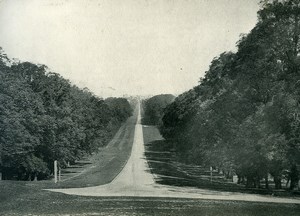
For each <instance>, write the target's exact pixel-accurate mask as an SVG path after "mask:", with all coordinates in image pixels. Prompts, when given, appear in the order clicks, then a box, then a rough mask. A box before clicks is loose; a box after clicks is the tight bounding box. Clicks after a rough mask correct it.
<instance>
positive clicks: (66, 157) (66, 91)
mask: <svg viewBox="0 0 300 216" xmlns="http://www.w3.org/2000/svg"><path fill="white" fill-rule="evenodd" d="M0 57H1V58H0V172H2V175H3V178H4V179H21V180H32V179H34V178H35V177H37V178H39V179H44V178H47V177H48V176H49V175H50V174H51V173H52V172H53V167H52V166H53V161H54V160H58V162H59V165H60V166H61V167H64V166H66V165H67V163H68V162H74V161H75V160H77V159H79V158H80V157H82V156H83V155H85V154H90V153H92V152H94V151H97V150H98V149H99V147H101V146H104V145H106V144H107V143H108V141H109V140H110V139H111V138H112V136H113V135H114V133H115V132H116V130H117V129H118V128H119V127H120V125H121V124H122V122H124V121H125V120H126V119H127V118H128V117H129V116H130V115H131V114H132V109H131V107H130V105H129V103H128V101H127V100H126V99H121V98H110V99H107V100H105V101H104V100H103V99H101V98H98V97H97V96H95V95H93V94H92V93H91V92H89V91H88V90H87V89H84V90H81V89H79V88H78V87H76V86H73V85H71V83H70V82H69V81H68V80H66V79H64V78H62V77H61V76H59V75H58V74H56V73H53V72H49V71H48V69H47V67H46V66H44V65H35V64H32V63H29V62H22V63H10V62H9V59H8V58H7V57H6V55H5V54H4V53H3V51H2V50H1V52H0Z"/></svg>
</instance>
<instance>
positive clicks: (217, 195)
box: [49, 105, 300, 204]
mask: <svg viewBox="0 0 300 216" xmlns="http://www.w3.org/2000/svg"><path fill="white" fill-rule="evenodd" d="M139 106H140V105H139ZM144 152H145V149H144V141H143V128H142V125H141V112H140V108H139V111H138V118H137V122H136V125H135V133H134V140H133V146H132V152H131V156H130V158H129V159H128V161H127V163H126V165H125V167H124V168H123V170H122V171H121V172H120V173H119V174H118V175H117V176H116V177H115V179H114V180H113V181H112V182H110V183H108V184H105V185H100V186H95V187H84V188H69V189H49V190H50V191H53V192H61V193H65V194H71V195H81V196H103V197H109V196H113V197H116V196H122V197H124V196H127V197H132V196H137V197H174V198H196V199H215V200H239V201H255V202H276V203H297V204H300V199H296V198H295V199H293V198H276V197H272V196H265V195H253V194H242V193H236V192H220V191H212V190H204V189H196V188H182V187H175V186H165V185H159V184H156V183H155V181H154V178H153V175H152V174H151V172H150V171H149V167H148V164H147V161H146V159H145V155H144Z"/></svg>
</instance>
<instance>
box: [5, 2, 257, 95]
mask: <svg viewBox="0 0 300 216" xmlns="http://www.w3.org/2000/svg"><path fill="white" fill-rule="evenodd" d="M258 2H259V0H0V47H2V48H3V49H4V51H5V52H6V53H7V55H8V56H9V57H10V58H15V59H19V60H20V61H30V62H33V63H37V64H45V65H47V66H48V67H49V68H50V70H51V71H54V72H57V73H59V74H61V75H62V76H63V77H64V78H67V79H69V80H70V81H71V82H72V83H73V84H76V85H78V86H79V87H81V88H84V87H87V88H88V89H90V90H91V91H92V92H94V93H95V94H96V95H98V96H100V97H109V96H123V95H155V94H165V93H171V94H175V95H177V94H180V93H182V92H184V91H187V90H189V89H191V88H192V87H194V86H195V85H197V84H198V82H199V79H200V77H203V76H204V74H205V71H207V70H208V68H209V65H210V62H211V61H212V59H213V58H214V57H216V56H218V55H219V54H221V53H222V52H225V51H236V42H237V41H238V40H239V38H240V35H241V34H245V33H249V31H250V30H251V29H252V28H253V27H254V26H255V24H256V22H257V14H256V13H257V11H258V9H259V5H258Z"/></svg>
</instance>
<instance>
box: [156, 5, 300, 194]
mask: <svg viewBox="0 0 300 216" xmlns="http://www.w3.org/2000/svg"><path fill="white" fill-rule="evenodd" d="M299 36H300V1H299V0H281V1H279V0H278V1H276V0H275V1H274V0H273V1H262V2H261V9H260V10H259V12H258V23H257V24H256V26H255V27H254V28H253V29H252V30H251V32H250V33H249V34H248V35H244V36H242V37H241V39H240V40H239V41H238V43H237V47H238V50H237V52H236V53H232V52H224V53H222V54H221V55H220V56H218V57H216V58H214V59H213V61H212V62H211V65H210V68H209V70H208V71H207V72H206V74H205V76H204V78H202V79H201V80H200V82H199V85H198V86H196V87H194V88H193V89H191V90H190V91H188V92H185V93H183V94H182V95H180V96H178V97H177V98H176V99H175V101H174V102H173V103H172V104H170V105H169V106H168V107H167V108H166V109H165V112H164V116H163V118H162V125H161V126H160V130H161V133H162V134H163V136H164V137H165V138H166V139H167V140H170V141H172V142H173V143H174V147H175V150H176V152H177V154H178V156H179V158H180V159H181V160H183V161H185V162H188V163H197V164H200V165H203V166H214V167H216V168H218V169H220V170H223V171H224V173H226V174H227V175H228V177H230V176H232V175H233V173H236V174H237V175H238V177H239V183H243V184H245V185H246V186H247V187H261V185H260V182H261V180H263V181H264V182H265V187H266V188H268V187H269V185H268V176H269V175H271V176H272V177H273V179H274V182H275V187H276V188H277V189H280V188H281V187H282V179H283V178H286V179H289V181H290V189H294V188H296V187H297V183H298V181H299V165H300V104H299V103H300V70H299V69H300V52H299V50H300V41H299Z"/></svg>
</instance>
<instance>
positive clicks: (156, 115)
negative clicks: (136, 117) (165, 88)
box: [142, 94, 175, 125]
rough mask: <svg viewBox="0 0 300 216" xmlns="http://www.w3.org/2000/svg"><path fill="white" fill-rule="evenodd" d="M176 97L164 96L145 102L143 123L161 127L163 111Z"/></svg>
mask: <svg viewBox="0 0 300 216" xmlns="http://www.w3.org/2000/svg"><path fill="white" fill-rule="evenodd" d="M174 99H175V96H174V95H171V94H162V95H156V96H153V97H151V98H148V99H146V100H143V102H142V107H143V119H142V123H143V124H146V125H159V124H160V123H161V118H162V116H163V111H164V109H165V108H166V106H167V105H168V104H170V103H171V102H173V101H174Z"/></svg>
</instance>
